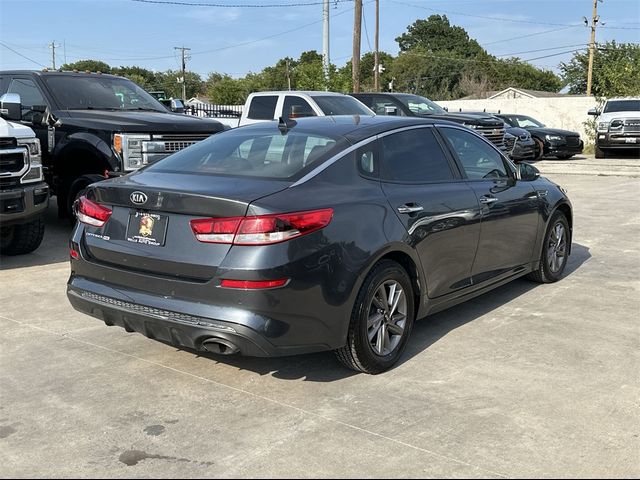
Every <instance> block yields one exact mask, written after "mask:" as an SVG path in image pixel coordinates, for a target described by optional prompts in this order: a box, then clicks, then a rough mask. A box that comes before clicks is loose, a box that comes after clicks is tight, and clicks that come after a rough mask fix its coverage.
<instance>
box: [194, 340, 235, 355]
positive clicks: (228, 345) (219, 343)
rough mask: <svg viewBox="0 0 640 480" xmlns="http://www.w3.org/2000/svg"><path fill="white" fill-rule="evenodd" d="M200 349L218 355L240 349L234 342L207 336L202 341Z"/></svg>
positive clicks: (229, 353)
mask: <svg viewBox="0 0 640 480" xmlns="http://www.w3.org/2000/svg"><path fill="white" fill-rule="evenodd" d="M202 349H203V350H205V351H207V352H209V353H216V354H218V355H233V354H234V353H238V352H239V351H240V348H239V347H238V346H237V345H236V344H234V343H232V342H230V341H229V340H224V339H222V338H208V339H207V340H205V341H204V342H202Z"/></svg>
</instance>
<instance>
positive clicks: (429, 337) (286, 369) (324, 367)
mask: <svg viewBox="0 0 640 480" xmlns="http://www.w3.org/2000/svg"><path fill="white" fill-rule="evenodd" d="M589 258H591V254H590V253H589V248H588V247H586V246H584V245H581V244H579V243H573V245H572V251H571V256H570V257H569V263H568V264H567V267H566V270H565V278H566V277H568V276H569V275H573V274H574V273H575V272H576V271H577V270H578V269H579V268H580V266H581V265H582V264H584V263H585V262H586V261H587V260H589ZM561 281H562V280H561ZM539 286H540V284H538V283H534V282H532V281H529V280H527V279H524V278H521V279H518V280H514V281H513V282H510V283H508V284H506V285H504V286H502V287H499V288H497V289H495V290H492V291H491V292H488V293H486V294H484V295H480V296H479V297H476V298H474V299H472V300H469V301H467V302H465V303H463V304H460V305H457V306H455V307H452V308H449V309H447V310H444V311H443V312H440V313H437V314H435V315H433V316H429V317H427V318H425V319H422V320H420V321H418V322H416V324H415V326H414V328H413V332H412V334H411V338H410V339H409V343H408V345H407V349H406V351H405V353H404V355H403V356H402V359H401V360H400V362H399V363H398V366H399V365H402V364H403V363H406V362H407V361H409V360H411V359H412V358H413V357H414V356H416V355H419V354H420V353H422V352H423V351H424V350H426V349H427V348H428V347H429V346H431V345H432V344H434V343H436V342H437V341H438V340H440V339H441V338H443V337H444V336H446V335H447V334H448V333H449V332H451V331H453V330H455V329H456V328H458V327H461V326H462V325H464V324H466V323H468V322H471V321H473V320H476V319H477V318H479V317H482V316H483V315H486V314H487V313H489V312H491V311H493V310H495V309H497V308H499V307H501V306H502V305H505V304H507V303H509V302H510V301H512V300H514V299H515V298H517V297H519V296H521V295H523V294H525V293H526V292H528V291H530V290H532V289H534V288H537V287H539ZM197 354H198V355H200V356H201V357H205V358H209V359H211V360H215V361H218V362H220V363H224V364H227V365H232V366H234V367H236V368H238V369H239V370H249V371H252V372H255V373H258V374H260V375H271V376H273V377H274V378H278V379H282V380H305V381H309V382H333V381H336V380H342V379H344V378H348V377H351V376H353V375H358V373H356V372H353V371H351V370H349V369H347V368H346V367H344V366H342V365H341V364H340V363H339V362H338V360H337V359H336V358H335V356H334V354H333V352H323V353H315V354H309V355H296V356H292V357H281V358H256V357H240V356H229V357H225V356H219V355H214V354H207V353H202V352H197ZM396 368H397V367H396Z"/></svg>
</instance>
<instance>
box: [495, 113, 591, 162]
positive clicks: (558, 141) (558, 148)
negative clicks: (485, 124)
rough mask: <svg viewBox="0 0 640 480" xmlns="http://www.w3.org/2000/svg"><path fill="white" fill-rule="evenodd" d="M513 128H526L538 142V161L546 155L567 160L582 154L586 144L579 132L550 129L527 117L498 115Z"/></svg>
mask: <svg viewBox="0 0 640 480" xmlns="http://www.w3.org/2000/svg"><path fill="white" fill-rule="evenodd" d="M496 117H498V118H501V119H502V120H504V121H505V122H506V123H507V124H509V125H511V126H512V127H519V128H524V129H525V130H527V131H528V132H529V133H530V134H531V136H532V137H533V139H534V140H535V142H536V159H539V158H542V157H544V156H546V155H553V156H554V157H556V158H559V159H561V160H567V159H569V158H571V157H573V156H574V155H577V154H580V153H582V150H583V148H584V143H583V141H582V140H581V139H580V134H579V133H578V132H571V131H569V130H559V129H557V128H549V127H547V126H545V125H544V124H543V123H541V122H539V121H537V120H536V119H534V118H532V117H529V116H527V115H515V114H502V113H499V114H496Z"/></svg>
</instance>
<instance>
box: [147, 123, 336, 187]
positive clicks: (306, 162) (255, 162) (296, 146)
mask: <svg viewBox="0 0 640 480" xmlns="http://www.w3.org/2000/svg"><path fill="white" fill-rule="evenodd" d="M343 142H345V140H340V139H338V138H331V137H328V136H323V135H320V134H317V133H305V132H302V131H298V132H296V131H292V130H290V131H289V132H287V133H286V135H283V134H281V133H280V131H279V130H278V129H277V128H273V129H270V130H269V131H265V130H264V129H261V130H258V131H255V130H254V129H252V128H247V127H241V128H238V129H235V130H229V131H227V132H224V133H220V134H218V135H214V136H212V137H209V138H208V139H207V140H203V141H202V142H199V143H197V144H195V145H193V146H192V147H189V148H186V149H184V150H181V151H179V152H177V153H174V154H173V155H171V156H169V157H167V158H165V159H163V160H160V161H158V162H156V163H154V164H152V165H150V166H149V167H147V170H150V171H154V172H172V173H193V174H212V175H234V176H242V177H260V178H277V179H292V180H293V179H296V178H297V177H300V176H302V175H303V174H304V173H306V172H307V171H309V170H311V169H312V168H313V167H315V166H316V165H318V164H320V163H322V162H323V161H324V160H325V159H327V158H329V157H331V156H333V155H334V154H335V153H337V152H338V151H339V150H340V144H341V143H343Z"/></svg>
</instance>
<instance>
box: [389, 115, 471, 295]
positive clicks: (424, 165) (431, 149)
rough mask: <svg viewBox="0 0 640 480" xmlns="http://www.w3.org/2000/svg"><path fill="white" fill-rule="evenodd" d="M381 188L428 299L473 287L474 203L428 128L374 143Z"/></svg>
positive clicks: (429, 127) (415, 129) (401, 133)
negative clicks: (422, 278) (421, 272)
mask: <svg viewBox="0 0 640 480" xmlns="http://www.w3.org/2000/svg"><path fill="white" fill-rule="evenodd" d="M378 150H379V156H380V158H381V168H380V179H381V184H382V189H383V191H384V193H385V195H386V196H387V199H388V201H389V203H390V205H391V208H392V209H393V211H394V212H395V214H396V215H397V217H398V218H399V219H400V221H401V222H402V224H403V225H404V227H405V229H406V237H405V242H406V243H408V244H409V245H410V246H411V247H413V248H415V249H416V251H417V253H418V255H419V257H420V260H421V262H422V267H423V270H424V272H425V274H426V277H427V278H426V284H427V295H428V296H429V297H430V298H434V297H439V296H441V295H445V294H447V293H450V292H453V291H456V290H459V289H461V288H464V287H466V286H469V285H470V284H471V279H470V277H471V268H472V265H473V259H474V256H475V253H476V248H477V246H478V240H479V237H480V223H479V220H480V208H479V205H478V200H477V199H476V196H475V194H474V192H473V190H472V189H471V188H470V187H469V185H468V184H467V183H466V182H465V181H464V180H463V179H462V178H461V175H460V172H459V171H458V169H457V167H456V165H455V163H454V162H453V160H452V158H451V157H450V155H449V154H448V153H447V152H446V151H445V150H444V149H443V146H442V144H441V142H440V140H439V139H438V138H437V136H436V134H435V133H434V128H432V127H431V126H420V127H418V128H412V127H410V128H408V129H403V130H400V131H396V132H392V133H391V134H387V135H384V136H381V137H380V139H379V141H378Z"/></svg>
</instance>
